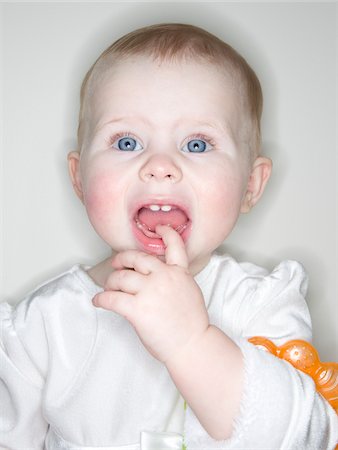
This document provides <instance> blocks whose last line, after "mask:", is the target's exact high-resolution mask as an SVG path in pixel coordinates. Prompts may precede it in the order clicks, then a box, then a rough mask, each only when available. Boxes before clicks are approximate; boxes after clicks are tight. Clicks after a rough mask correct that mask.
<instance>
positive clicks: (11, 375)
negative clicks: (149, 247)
mask: <svg viewBox="0 0 338 450" xmlns="http://www.w3.org/2000/svg"><path fill="white" fill-rule="evenodd" d="M196 281H197V282H198V284H199V285H200V287H201V289H202V291H203V294H204V298H205V301H206V305H207V308H208V312H209V316H210V321H211V323H212V324H214V325H216V326H218V327H219V328H221V329H222V330H224V332H225V333H227V334H228V335H229V336H230V337H231V338H232V339H234V340H235V341H236V342H237V343H238V345H239V346H240V348H241V350H242V352H243V356H244V361H245V387H244V395H243V398H242V404H241V412H240V414H239V417H237V418H236V420H235V424H234V433H233V436H232V437H231V439H230V440H227V441H224V442H222V441H215V440H213V439H211V438H210V437H209V436H208V434H207V433H206V431H205V430H204V429H203V428H202V426H201V425H200V424H199V422H198V420H197V418H196V417H195V416H194V414H193V412H192V411H191V410H190V409H189V408H188V409H187V412H186V418H185V420H184V419H183V417H184V416H183V401H182V398H181V397H180V395H179V393H178V392H177V389H176V388H175V385H174V384H173V382H172V380H171V379H170V377H169V375H168V372H167V371H166V369H165V367H164V366H163V365H162V364H161V363H159V362H158V361H157V360H156V359H154V358H153V357H152V356H151V355H149V354H148V352H147V351H146V350H145V349H144V347H143V346H142V344H141V343H140V341H139V339H138V337H137V335H136V334H135V332H134V330H133V328H132V327H131V326H130V325H129V324H128V322H127V321H126V320H125V319H124V318H122V317H120V316H119V315H117V314H115V313H112V312H109V311H105V310H102V309H97V308H95V307H94V306H93V305H92V303H91V299H92V297H93V296H94V295H95V293H97V292H99V291H100V290H101V289H100V288H99V287H98V286H96V285H95V283H94V282H93V281H92V280H91V278H90V277H89V276H88V275H87V273H86V271H85V268H83V267H81V266H74V267H73V268H71V269H70V270H69V271H67V272H66V273H64V274H62V275H60V276H59V277H57V278H55V279H53V280H50V281H49V282H48V283H46V284H44V285H42V286H41V287H39V288H38V289H37V290H35V291H34V292H33V293H32V294H30V295H28V296H27V298H25V299H24V300H23V301H22V302H21V303H20V304H19V305H18V306H17V307H16V308H11V307H10V306H9V305H8V304H1V305H0V313H1V327H0V332H1V338H0V448H5V449H25V450H26V449H43V448H46V449H48V450H51V449H53V450H54V449H56V448H57V449H70V448H72V449H79V450H80V449H88V448H89V449H94V448H96V449H99V448H102V447H105V448H107V449H109V450H112V449H113V450H120V449H122V448H123V449H125V450H139V449H140V448H141V447H140V445H141V444H140V443H142V436H143V442H145V441H144V436H147V433H150V434H151V433H165V432H167V433H178V434H182V433H183V431H184V433H185V440H186V443H187V448H188V450H193V449H194V450H195V449H196V450H197V449H203V450H212V449H216V448H217V449H219V448H221V449H257V450H258V449H259V450H262V449H269V450H272V449H284V450H290V449H292V450H295V449H299V450H305V449H306V450H307V449H313V450H333V448H334V446H335V443H336V441H337V438H338V425H337V416H336V414H335V412H334V411H333V409H332V408H331V407H330V406H329V405H328V404H327V402H326V401H324V400H323V399H322V397H321V396H320V395H319V394H318V393H317V392H316V390H315V387H314V384H313V382H312V380H311V379H310V378H309V377H307V376H306V375H303V374H302V373H300V372H298V371H297V370H295V369H294V368H292V367H291V366H290V365H289V364H288V363H286V362H284V361H281V360H279V359H278V358H275V357H273V356H271V355H269V354H267V353H265V352H264V351H262V350H259V349H257V348H255V347H254V346H252V345H251V344H248V343H247V338H249V337H250V336H258V335H260V336H265V337H267V338H268V339H272V340H273V341H274V342H275V343H276V344H277V345H280V344H282V343H283V342H285V341H287V340H290V339H295V338H297V339H305V340H310V339H311V324H310V318H309V314H308V309H307V306H306V303H305V300H304V295H305V291H306V287H307V286H306V285H307V279H306V276H305V274H304V271H303V269H302V267H301V266H300V265H299V264H298V263H296V262H292V261H286V262H283V263H281V264H280V265H279V266H277V267H276V269H275V270H274V271H273V272H272V273H267V272H266V271H265V270H264V269H261V268H259V267H257V266H254V265H252V264H248V263H245V264H238V263H237V262H236V261H235V260H233V259H232V258H231V257H229V256H221V255H214V256H213V257H212V259H211V261H210V263H209V264H208V266H207V267H206V268H205V269H204V270H203V271H202V272H201V273H200V274H198V275H197V277H196ZM142 432H143V434H142ZM47 434H48V438H47ZM150 434H148V436H150ZM154 436H155V435H154ZM156 439H157V438H156V437H155V441H154V442H156ZM158 450H160V449H158Z"/></svg>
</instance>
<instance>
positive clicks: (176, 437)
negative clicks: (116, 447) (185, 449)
mask: <svg viewBox="0 0 338 450" xmlns="http://www.w3.org/2000/svg"><path fill="white" fill-rule="evenodd" d="M182 446H183V437H182V435H181V434H179V433H170V432H163V433H155V432H153V431H142V432H141V450H182Z"/></svg>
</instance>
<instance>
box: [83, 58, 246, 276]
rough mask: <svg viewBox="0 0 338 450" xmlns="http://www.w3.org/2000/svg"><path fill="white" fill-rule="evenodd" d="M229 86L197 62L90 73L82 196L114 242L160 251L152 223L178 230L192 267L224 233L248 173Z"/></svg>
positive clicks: (146, 63)
mask: <svg viewBox="0 0 338 450" xmlns="http://www.w3.org/2000/svg"><path fill="white" fill-rule="evenodd" d="M239 103H240V102H239V101H238V94H237V92H235V90H234V88H233V87H232V86H231V83H230V82H229V81H228V80H227V77H226V76H225V75H224V74H223V73H221V71H220V70H219V69H217V68H215V67H212V66H211V65H207V64H201V63H197V62H188V63H175V64H174V63H172V64H171V63H166V62H165V63H162V64H159V63H157V62H154V61H153V60H151V59H149V58H146V57H135V58H133V59H131V58H130V59H128V60H125V61H123V62H121V63H119V64H118V65H117V66H115V67H114V68H113V69H111V70H110V72H109V74H106V76H105V77H104V80H103V81H102V82H100V83H97V85H96V88H95V94H94V95H93V96H92V98H91V100H90V115H89V119H88V120H87V124H86V127H87V128H86V133H85V135H86V138H85V142H84V146H83V149H82V152H81V158H80V164H79V179H80V180H81V187H80V189H81V191H82V196H83V202H84V204H85V206H86V209H87V212H88V216H89V219H90V221H91V223H92V224H93V226H94V228H95V230H96V231H97V233H98V234H99V235H100V236H101V237H102V238H103V239H104V240H105V241H106V242H107V243H108V244H109V246H110V247H111V248H112V249H114V250H116V251H121V250H124V249H139V250H142V251H145V252H147V253H151V254H155V255H163V254H164V247H163V242H162V240H161V239H159V238H158V237H157V236H156V234H155V233H154V229H155V226H156V224H158V223H161V224H170V225H171V226H172V227H173V228H175V229H177V231H178V232H179V233H180V234H181V237H182V238H183V240H184V242H185V244H186V249H187V254H188V257H189V261H190V269H191V270H192V272H193V273H196V272H198V271H199V270H200V269H201V268H202V267H204V265H205V264H206V263H207V262H208V260H209V257H210V254H211V252H212V251H213V250H214V249H215V248H217V247H218V246H219V245H220V244H221V243H222V242H223V240H224V239H225V238H226V237H227V236H228V235H229V233H230V231H231V230H232V228H233V226H234V224H235V223H236V221H237V218H238V216H239V214H240V211H241V206H242V201H243V197H244V195H245V192H246V187H247V184H248V177H249V164H248V162H247V157H245V156H244V155H243V151H242V150H241V149H240V144H239V143H240V120H241V111H240V107H239V106H238V105H239Z"/></svg>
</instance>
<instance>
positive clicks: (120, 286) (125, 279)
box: [104, 269, 144, 294]
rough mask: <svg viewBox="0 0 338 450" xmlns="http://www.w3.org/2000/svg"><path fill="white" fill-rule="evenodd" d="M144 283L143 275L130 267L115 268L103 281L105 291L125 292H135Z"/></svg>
mask: <svg viewBox="0 0 338 450" xmlns="http://www.w3.org/2000/svg"><path fill="white" fill-rule="evenodd" d="M143 283H144V275H141V274H140V273H138V272H135V271H134V270H130V269H122V270H115V271H114V272H113V273H111V275H109V277H108V279H107V280H106V282H105V285H104V288H105V290H107V291H123V292H125V293H127V294H137V292H139V291H140V289H141V287H142V285H143Z"/></svg>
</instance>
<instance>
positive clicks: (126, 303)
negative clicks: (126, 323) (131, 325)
mask: <svg viewBox="0 0 338 450" xmlns="http://www.w3.org/2000/svg"><path fill="white" fill-rule="evenodd" d="M93 305H94V306H96V307H98V308H103V309H107V310H109V311H113V312H116V313H117V314H120V315H121V316H123V317H125V318H126V319H128V320H130V317H131V314H132V309H133V302H132V296H131V295H129V294H125V293H124V292H118V291H104V292H100V293H99V294H96V295H95V297H94V298H93Z"/></svg>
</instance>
